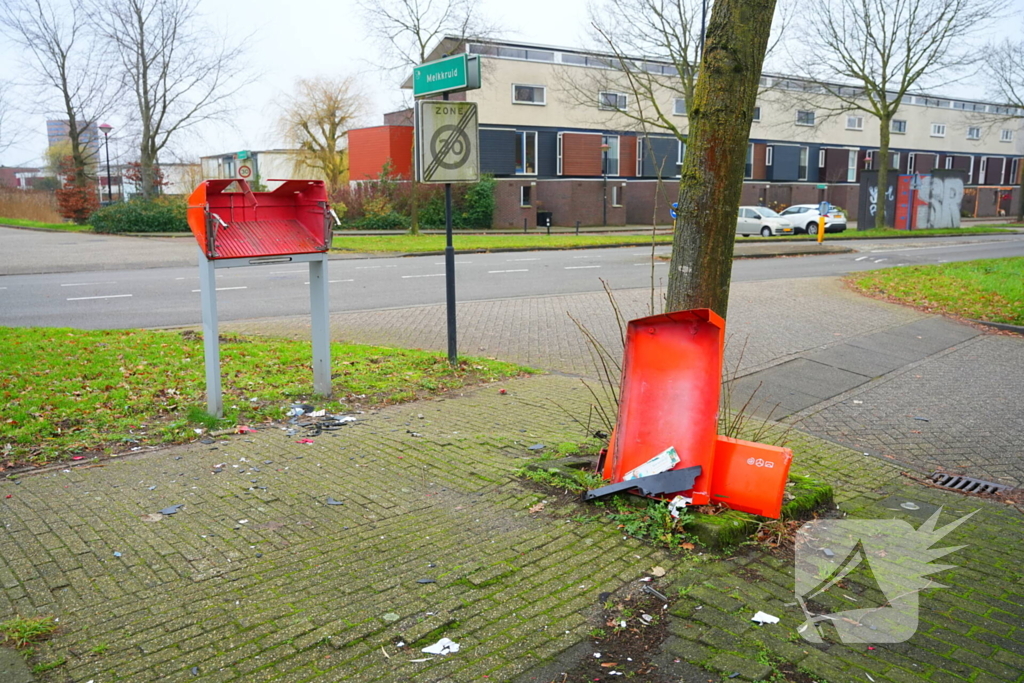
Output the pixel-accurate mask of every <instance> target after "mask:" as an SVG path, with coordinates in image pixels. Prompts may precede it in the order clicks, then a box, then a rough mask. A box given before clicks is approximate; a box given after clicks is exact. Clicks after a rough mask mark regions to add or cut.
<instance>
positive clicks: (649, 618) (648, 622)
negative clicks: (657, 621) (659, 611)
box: [640, 614, 654, 626]
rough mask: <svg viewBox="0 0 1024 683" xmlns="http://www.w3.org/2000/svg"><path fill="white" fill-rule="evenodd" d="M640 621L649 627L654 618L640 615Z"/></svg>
mask: <svg viewBox="0 0 1024 683" xmlns="http://www.w3.org/2000/svg"><path fill="white" fill-rule="evenodd" d="M640 621H642V622H644V623H645V624H647V625H648V626H649V625H650V623H651V622H652V621H654V617H652V616H651V615H650V614H641V615H640Z"/></svg>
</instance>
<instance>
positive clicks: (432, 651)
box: [421, 638, 459, 655]
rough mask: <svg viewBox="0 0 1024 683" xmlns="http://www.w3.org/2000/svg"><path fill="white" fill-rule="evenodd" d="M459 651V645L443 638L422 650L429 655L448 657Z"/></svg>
mask: <svg viewBox="0 0 1024 683" xmlns="http://www.w3.org/2000/svg"><path fill="white" fill-rule="evenodd" d="M458 651H459V644H458V643H456V642H454V641H452V640H451V639H449V638H442V639H441V640H439V641H437V642H436V643H434V644H433V645H428V646H427V647H425V648H423V650H421V652H426V653H427V654H428V655H447V654H452V653H455V652H458Z"/></svg>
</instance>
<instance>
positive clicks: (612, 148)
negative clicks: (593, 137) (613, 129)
mask: <svg viewBox="0 0 1024 683" xmlns="http://www.w3.org/2000/svg"><path fill="white" fill-rule="evenodd" d="M601 150H602V152H601V155H602V158H603V159H602V160H603V164H602V166H603V168H604V174H605V175H619V136H618V135H602V136H601Z"/></svg>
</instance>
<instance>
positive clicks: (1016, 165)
mask: <svg viewBox="0 0 1024 683" xmlns="http://www.w3.org/2000/svg"><path fill="white" fill-rule="evenodd" d="M1006 181H1007V182H1009V183H1013V184H1014V185H1016V184H1018V183H1019V182H1020V159H1019V158H1015V159H1011V160H1010V177H1009V178H1007V179H1006Z"/></svg>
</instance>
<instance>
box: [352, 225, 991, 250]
mask: <svg viewBox="0 0 1024 683" xmlns="http://www.w3.org/2000/svg"><path fill="white" fill-rule="evenodd" d="M662 227H663V228H666V229H667V228H670V227H671V226H662ZM1003 232H1009V231H1008V230H1006V229H1005V228H1002V227H993V226H976V227H970V228H948V229H939V230H911V231H907V230H892V229H888V228H886V229H883V230H873V229H872V230H863V231H858V230H847V231H846V232H842V233H828V234H827V235H825V241H826V242H828V241H834V240H849V239H858V240H863V239H873V238H879V237H907V238H914V237H929V236H933V235H990V234H998V233H1003ZM655 239H656V240H657V242H658V244H671V243H672V235H666V234H660V235H657V236H656V237H655ZM816 239H817V236H816V235H790V236H784V237H760V236H752V237H740V236H737V237H736V241H737V243H743V242H761V241H764V242H771V241H776V240H787V241H792V240H796V241H813V240H816ZM453 243H454V245H455V249H456V250H457V251H462V250H465V251H473V250H480V249H483V250H490V249H575V248H578V247H588V246H606V245H620V244H622V245H634V246H646V245H650V243H651V236H650V235H578V236H577V235H571V234H556V235H550V236H549V235H536V234H534V235H512V234H507V235H459V234H457V235H455V237H454V238H453ZM444 246H445V236H444V235H360V234H346V235H341V236H338V235H336V236H335V237H334V242H333V248H334V249H335V250H338V251H355V252H362V253H370V252H397V253H406V254H415V253H421V252H426V251H437V252H440V251H444Z"/></svg>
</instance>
